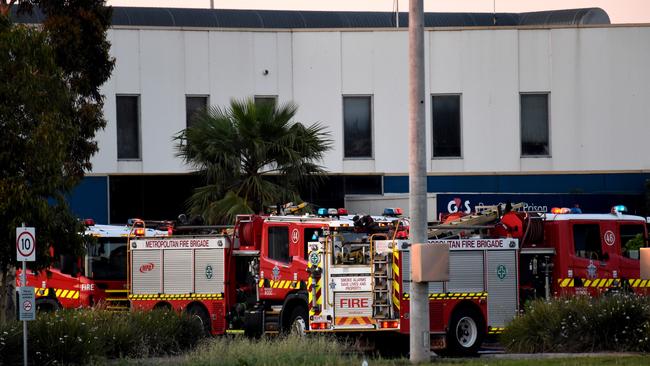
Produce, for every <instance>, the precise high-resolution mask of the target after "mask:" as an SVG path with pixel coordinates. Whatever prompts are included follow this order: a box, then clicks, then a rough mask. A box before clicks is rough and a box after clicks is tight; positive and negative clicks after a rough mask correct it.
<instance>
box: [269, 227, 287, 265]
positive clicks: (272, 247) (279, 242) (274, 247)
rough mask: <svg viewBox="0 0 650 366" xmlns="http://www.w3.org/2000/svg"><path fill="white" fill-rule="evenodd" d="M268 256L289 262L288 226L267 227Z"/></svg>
mask: <svg viewBox="0 0 650 366" xmlns="http://www.w3.org/2000/svg"><path fill="white" fill-rule="evenodd" d="M269 258H271V259H275V260H276V261H280V262H289V228H288V227H284V226H274V227H270V228H269Z"/></svg>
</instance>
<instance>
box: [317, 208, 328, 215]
mask: <svg viewBox="0 0 650 366" xmlns="http://www.w3.org/2000/svg"><path fill="white" fill-rule="evenodd" d="M326 215H327V209H326V208H324V207H321V208H319V209H318V216H326Z"/></svg>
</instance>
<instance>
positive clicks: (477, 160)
mask: <svg viewBox="0 0 650 366" xmlns="http://www.w3.org/2000/svg"><path fill="white" fill-rule="evenodd" d="M462 34H463V35H462V38H461V41H460V43H459V44H458V45H457V47H459V48H461V49H462V59H461V64H462V69H463V79H462V80H463V82H462V90H461V92H462V95H463V97H462V108H463V110H462V118H463V121H462V123H463V131H462V141H463V144H464V148H463V151H464V156H463V157H464V161H465V162H464V169H465V170H466V171H474V172H485V171H488V172H490V171H505V172H507V171H514V170H518V166H519V127H518V125H519V123H518V121H519V108H518V105H519V95H518V90H517V89H518V86H519V84H518V81H517V31H516V30H495V31H487V32H481V31H479V32H476V31H468V32H462Z"/></svg>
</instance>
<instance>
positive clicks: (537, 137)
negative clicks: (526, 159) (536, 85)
mask: <svg viewBox="0 0 650 366" xmlns="http://www.w3.org/2000/svg"><path fill="white" fill-rule="evenodd" d="M548 135H549V134H548V94H521V155H523V156H536V155H538V156H548V155H549V148H548Z"/></svg>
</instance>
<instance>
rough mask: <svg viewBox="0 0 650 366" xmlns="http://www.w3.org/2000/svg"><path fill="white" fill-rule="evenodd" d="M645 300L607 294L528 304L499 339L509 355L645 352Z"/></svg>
mask: <svg viewBox="0 0 650 366" xmlns="http://www.w3.org/2000/svg"><path fill="white" fill-rule="evenodd" d="M649 339H650V299H649V298H647V297H640V296H635V295H620V294H612V295H607V296H601V297H599V298H595V299H592V298H589V297H586V296H578V297H572V298H564V299H555V300H552V301H550V302H545V301H541V300H538V301H535V302H532V303H531V304H530V305H529V306H528V308H527V309H526V311H525V313H524V314H523V315H522V316H519V317H517V318H516V319H514V320H513V321H512V322H511V323H510V324H509V325H508V326H507V327H506V330H505V332H504V334H503V335H502V337H501V342H502V344H503V345H504V346H505V347H506V349H508V350H509V351H512V352H593V351H629V352H649V351H650V340H649Z"/></svg>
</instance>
